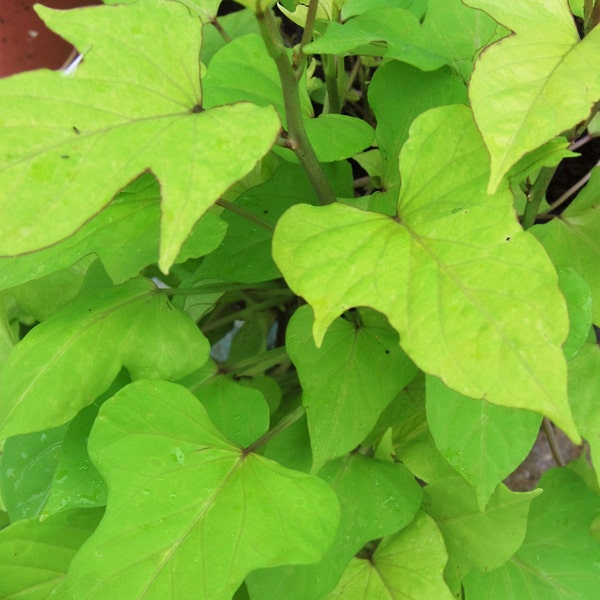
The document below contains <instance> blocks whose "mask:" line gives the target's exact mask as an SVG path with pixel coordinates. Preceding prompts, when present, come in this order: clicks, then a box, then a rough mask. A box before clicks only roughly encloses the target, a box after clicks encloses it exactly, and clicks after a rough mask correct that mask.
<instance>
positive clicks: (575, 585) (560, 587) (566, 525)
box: [464, 469, 600, 600]
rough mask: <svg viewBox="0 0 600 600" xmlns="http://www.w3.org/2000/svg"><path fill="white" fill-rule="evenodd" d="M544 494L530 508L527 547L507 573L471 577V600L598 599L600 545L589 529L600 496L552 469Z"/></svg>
mask: <svg viewBox="0 0 600 600" xmlns="http://www.w3.org/2000/svg"><path fill="white" fill-rule="evenodd" d="M540 487H541V488H542V489H543V490H544V492H543V494H541V495H540V496H539V497H538V498H536V499H535V500H534V501H533V502H532V503H531V510H530V511H529V524H528V528H527V535H526V537H525V541H524V542H523V545H522V546H521V548H520V549H519V551H518V552H517V553H516V555H515V556H514V557H513V558H512V559H511V560H510V561H509V562H508V563H507V564H506V565H504V566H503V567H500V568H499V569H495V570H494V571H491V572H490V573H482V572H480V571H473V572H471V573H470V574H469V575H468V576H467V577H466V578H465V580H464V587H465V597H466V598H486V600H506V599H507V598H522V597H523V590H527V597H528V598H548V599H549V598H552V600H589V599H590V598H595V597H596V595H597V592H598V581H599V579H600V544H599V543H598V542H597V541H596V540H595V539H594V538H593V537H592V535H591V533H590V524H591V522H592V519H593V518H594V517H595V516H596V515H597V513H598V509H599V508H600V500H599V499H598V496H596V495H595V494H593V493H592V492H590V491H589V490H588V489H587V487H586V485H585V483H584V482H583V481H582V480H581V479H580V478H579V477H578V476H577V475H576V474H575V473H573V472H571V471H570V470H568V469H552V470H551V471H548V472H547V473H545V474H544V476H543V477H542V480H541V481H540Z"/></svg>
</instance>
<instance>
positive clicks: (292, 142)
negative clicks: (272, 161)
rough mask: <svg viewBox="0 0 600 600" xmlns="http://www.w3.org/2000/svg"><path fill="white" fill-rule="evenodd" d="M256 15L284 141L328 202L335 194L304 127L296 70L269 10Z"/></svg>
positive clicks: (321, 201)
mask: <svg viewBox="0 0 600 600" xmlns="http://www.w3.org/2000/svg"><path fill="white" fill-rule="evenodd" d="M256 18H257V21H258V25H259V27H260V31H261V34H262V38H263V40H264V42H265V46H266V47H267V51H268V53H269V55H270V56H271V58H273V60H274V61H275V65H276V66H277V71H278V73H279V79H280V81H281V87H282V91H283V102H284V106H285V117H286V120H287V129H288V137H287V140H288V144H289V146H290V147H291V148H292V150H293V151H294V152H295V154H296V156H297V157H298V160H299V161H300V164H301V165H302V167H303V168H304V170H305V172H306V174H307V176H308V178H309V180H310V182H311V184H312V186H313V187H314V189H315V191H316V193H317V197H318V199H319V201H320V203H321V204H331V203H332V202H335V194H334V193H333V191H332V189H331V186H330V185H329V181H328V180H327V177H326V176H325V173H324V171H323V169H322V167H321V164H320V163H319V160H318V159H317V155H316V154H315V151H314V149H313V147H312V145H311V144H310V141H309V139H308V135H307V134H306V130H305V129H304V120H303V118H302V108H301V105H300V88H299V77H297V73H296V71H295V70H294V67H293V66H292V63H291V62H290V60H289V58H288V54H287V51H286V48H285V46H284V45H283V43H282V41H281V37H280V36H279V32H278V31H277V26H276V24H275V19H274V18H273V14H272V13H271V11H270V10H268V11H266V12H264V13H257V15H256Z"/></svg>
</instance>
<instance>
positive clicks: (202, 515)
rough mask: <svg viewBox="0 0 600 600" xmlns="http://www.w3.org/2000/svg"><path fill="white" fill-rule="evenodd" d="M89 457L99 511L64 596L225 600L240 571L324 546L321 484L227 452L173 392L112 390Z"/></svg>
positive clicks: (184, 396) (146, 387) (199, 412)
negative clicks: (103, 485)
mask: <svg viewBox="0 0 600 600" xmlns="http://www.w3.org/2000/svg"><path fill="white" fill-rule="evenodd" d="M89 451H90V455H91V457H92V460H93V461H94V463H95V464H96V465H97V467H98V469H99V470H100V472H101V474H102V476H103V477H104V478H105V480H106V482H107V485H108V489H109V501H108V507H107V510H106V515H105V517H104V519H103V520H102V522H101V523H100V525H99V527H98V529H97V530H96V532H95V533H94V535H93V536H92V538H91V539H90V540H89V542H88V543H87V544H86V546H85V547H84V548H83V549H82V550H81V551H80V552H79V554H78V555H77V557H76V559H75V561H74V562H73V564H72V565H71V569H70V571H69V577H68V581H67V583H66V590H67V597H68V594H69V593H71V594H74V595H76V596H77V597H78V598H81V600H85V599H88V598H89V599H94V600H97V599H100V598H109V597H110V598H114V597H119V598H133V597H135V598H139V599H140V600H141V599H142V598H145V599H150V598H177V599H178V600H187V599H188V598H189V599H192V598H193V599H196V600H197V599H206V600H221V599H222V600H228V599H229V598H231V596H232V595H233V593H234V592H235V591H236V589H237V588H238V587H239V586H240V584H241V583H242V581H243V579H244V577H245V576H246V575H247V574H248V572H250V571H252V570H254V569H257V568H261V567H270V566H276V565H280V564H295V563H309V562H314V561H317V560H319V559H320V558H321V556H322V555H323V553H324V551H325V550H326V549H327V547H328V545H329V544H330V543H331V541H332V539H333V537H334V534H335V530H336V526H337V522H338V519H339V506H338V501H337V498H336V497H335V494H334V493H333V491H332V490H331V488H330V487H329V486H328V485H327V484H326V483H325V482H323V481H321V480H320V479H317V478H315V477H310V476H309V475H305V474H302V473H298V472H296V471H290V470H288V469H285V468H283V467H281V466H280V465H278V464H277V463H274V462H272V461H270V460H267V459H265V458H263V457H261V456H258V455H256V454H249V453H246V452H243V451H241V450H240V449H239V448H238V447H236V446H233V445H231V444H230V443H229V442H228V441H227V440H226V439H225V438H224V437H223V436H222V435H221V434H220V433H219V431H217V429H216V428H215V427H214V425H213V424H212V422H211V421H210V419H209V418H208V415H207V414H206V412H205V411H204V409H203V408H202V405H201V404H200V403H199V402H198V400H197V399H196V398H194V396H193V395H192V394H190V392H188V391H187V390H186V389H185V388H183V387H181V386H178V385H176V384H172V383H168V382H164V381H149V380H144V381H137V382H134V383H132V384H131V385H129V386H127V387H125V388H123V390H121V391H120V392H119V393H117V394H116V395H115V396H114V397H113V398H112V399H110V400H108V401H107V402H106V403H105V404H104V405H103V406H102V408H101V409H100V414H99V416H98V419H97V421H96V424H95V425H94V428H93V429H92V433H91V436H90V441H89Z"/></svg>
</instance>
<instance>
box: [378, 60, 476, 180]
mask: <svg viewBox="0 0 600 600" xmlns="http://www.w3.org/2000/svg"><path fill="white" fill-rule="evenodd" d="M459 102H463V103H465V104H466V103H467V89H466V87H465V85H464V84H463V82H462V81H460V79H459V78H458V77H456V75H454V74H453V73H452V71H450V69H438V70H437V71H432V72H423V71H419V70H418V69H416V68H415V67H411V66H410V65H407V64H403V63H399V62H396V61H391V62H389V63H387V64H384V65H382V66H381V67H379V69H377V71H375V74H374V75H373V79H372V80H371V83H370V85H369V104H370V105H371V107H372V108H373V112H374V113H375V116H376V117H377V129H376V136H377V144H378V146H379V148H380V151H381V158H382V159H383V184H384V186H385V187H386V188H388V189H389V188H390V187H392V186H394V185H397V184H398V183H400V173H399V172H398V155H399V154H400V149H401V148H402V146H403V144H404V142H406V140H407V139H408V129H409V127H410V124H411V123H412V122H413V121H414V120H415V118H416V117H417V116H419V115H420V114H421V113H423V112H425V111H426V110H428V109H430V108H434V107H436V106H445V105H447V104H458V103H459Z"/></svg>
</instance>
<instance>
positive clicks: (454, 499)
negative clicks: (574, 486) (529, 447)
mask: <svg viewBox="0 0 600 600" xmlns="http://www.w3.org/2000/svg"><path fill="white" fill-rule="evenodd" d="M539 495H540V491H539V490H535V491H533V492H527V493H525V492H521V493H519V492H511V491H510V490H509V489H507V488H506V487H505V486H503V485H502V486H500V487H499V488H498V489H497V490H496V491H495V493H494V495H493V496H492V497H491V499H490V502H489V504H488V506H487V507H486V509H485V510H479V509H478V507H477V499H476V497H475V490H474V489H473V488H472V487H471V486H469V485H468V484H467V483H466V482H465V481H464V480H462V479H461V478H460V477H454V478H448V479H443V480H440V481H434V482H433V483H430V484H429V485H428V486H427V487H426V488H425V496H424V499H423V506H424V508H425V510H427V512H428V513H429V514H430V515H431V516H432V517H433V518H434V519H435V521H436V523H437V525H438V527H439V528H440V529H441V531H442V533H443V535H444V539H445V540H446V547H447V549H448V554H449V556H450V560H449V565H448V566H449V568H450V569H451V570H452V571H454V574H455V575H458V576H459V577H460V578H462V577H464V576H465V575H467V573H469V572H470V571H471V570H472V569H479V570H481V571H484V572H486V571H490V570H492V569H495V568H498V567H501V566H502V565H504V564H505V563H506V561H508V560H509V559H510V558H511V557H512V556H513V555H514V554H515V552H517V550H518V549H519V548H520V546H521V544H522V543H523V540H524V539H525V532H526V529H527V515H528V513H529V508H530V504H531V502H532V500H533V499H534V498H535V497H536V496H539Z"/></svg>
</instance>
